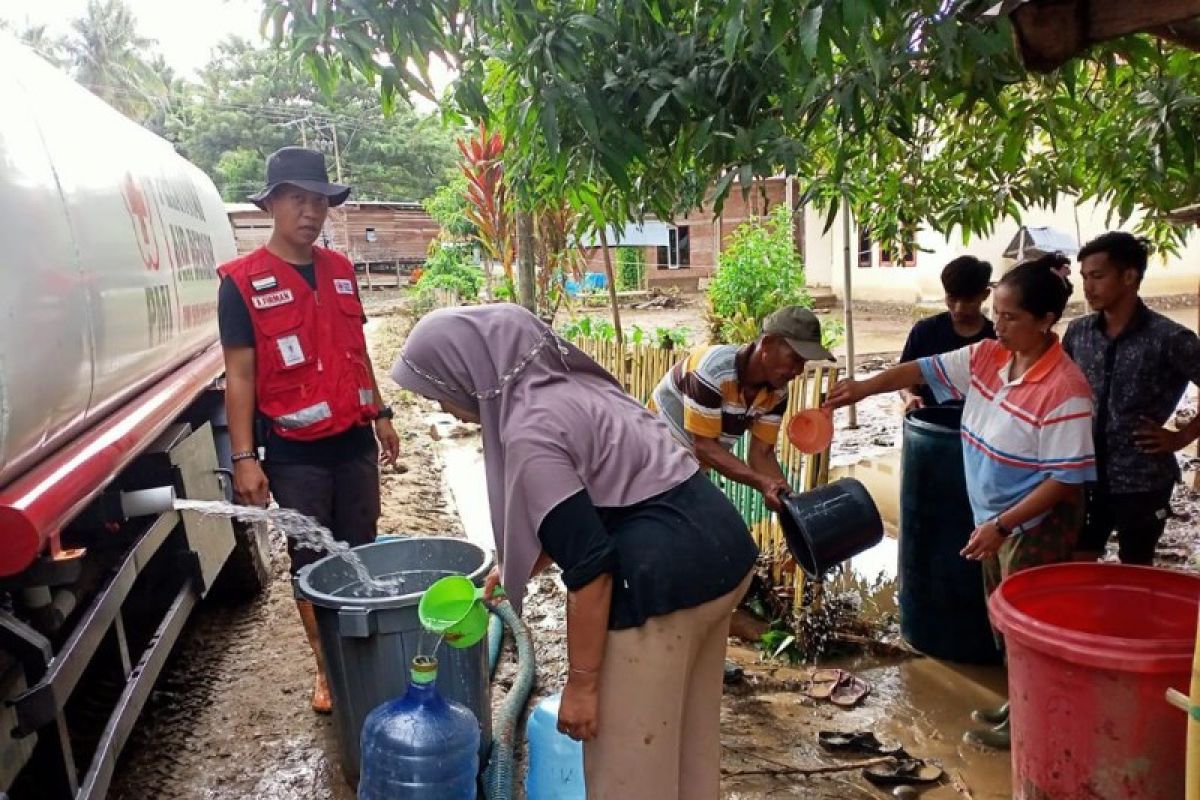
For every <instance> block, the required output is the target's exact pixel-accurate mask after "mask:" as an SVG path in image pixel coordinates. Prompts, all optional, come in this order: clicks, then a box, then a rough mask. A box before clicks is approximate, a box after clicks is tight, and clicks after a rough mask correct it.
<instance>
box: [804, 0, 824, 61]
mask: <svg viewBox="0 0 1200 800" xmlns="http://www.w3.org/2000/svg"><path fill="white" fill-rule="evenodd" d="M824 11H825V9H824V7H823V6H821V5H820V3H817V4H816V5H814V6H813V7H812V8H810V9H808V10H807V11H805V12H804V14H802V15H801V17H800V49H801V50H802V51H803V52H804V57H805V58H806V59H808V60H809V61H812V60H813V59H815V58H816V57H817V42H818V39H819V38H820V36H821V15H822V14H823V13H824Z"/></svg>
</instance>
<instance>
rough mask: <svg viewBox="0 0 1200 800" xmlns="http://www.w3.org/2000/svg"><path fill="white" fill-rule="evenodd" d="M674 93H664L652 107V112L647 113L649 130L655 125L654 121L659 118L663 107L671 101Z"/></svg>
mask: <svg viewBox="0 0 1200 800" xmlns="http://www.w3.org/2000/svg"><path fill="white" fill-rule="evenodd" d="M671 95H672V92H664V93H662V94H661V95H659V96H658V99H657V100H655V101H654V103H653V104H652V105H651V106H650V110H649V111H648V112H647V113H646V127H647V128H649V127H650V126H651V125H653V124H654V120H656V119H657V118H658V112H660V111H662V109H663V106H665V105H666V104H667V101H668V100H670V99H671Z"/></svg>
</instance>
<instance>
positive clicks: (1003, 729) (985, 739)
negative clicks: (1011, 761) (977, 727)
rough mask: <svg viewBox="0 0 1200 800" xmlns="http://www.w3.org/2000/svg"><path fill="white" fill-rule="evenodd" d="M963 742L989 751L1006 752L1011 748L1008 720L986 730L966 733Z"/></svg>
mask: <svg viewBox="0 0 1200 800" xmlns="http://www.w3.org/2000/svg"><path fill="white" fill-rule="evenodd" d="M963 741H965V742H966V743H967V744H973V745H975V746H977V747H986V748H988V749H989V750H1008V749H1009V748H1010V747H1011V746H1012V734H1011V733H1010V731H1009V727H1008V720H1005V721H1004V722H1001V723H1000V724H999V725H997V726H996V727H994V728H988V729H987V730H982V731H967V732H966V733H964V734H963Z"/></svg>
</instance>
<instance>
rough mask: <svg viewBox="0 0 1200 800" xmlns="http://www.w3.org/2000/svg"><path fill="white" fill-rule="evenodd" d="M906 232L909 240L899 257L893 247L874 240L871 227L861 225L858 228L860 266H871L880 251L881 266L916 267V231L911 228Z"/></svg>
mask: <svg viewBox="0 0 1200 800" xmlns="http://www.w3.org/2000/svg"><path fill="white" fill-rule="evenodd" d="M906 234H907V236H906V237H905V238H906V239H907V241H906V242H905V243H904V249H903V251H902V252H901V253H899V257H897V254H896V253H894V252H893V251H892V250H891V248H888V247H884V246H883V245H880V244H877V243H876V242H875V241H873V239H872V236H871V231H870V229H868V228H866V227H860V228H859V229H858V266H860V267H869V266H871V264H872V261H873V257H874V255H875V253H876V252H878V253H879V266H881V267H915V266H916V265H917V242H916V233H915V231H913V230H912V229H909V230H907V231H906Z"/></svg>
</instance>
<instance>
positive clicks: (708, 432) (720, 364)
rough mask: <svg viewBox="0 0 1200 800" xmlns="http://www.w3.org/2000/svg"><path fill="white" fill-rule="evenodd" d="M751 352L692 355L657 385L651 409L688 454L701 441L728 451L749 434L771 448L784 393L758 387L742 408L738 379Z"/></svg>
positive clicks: (716, 349)
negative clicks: (712, 441)
mask: <svg viewBox="0 0 1200 800" xmlns="http://www.w3.org/2000/svg"><path fill="white" fill-rule="evenodd" d="M755 346H756V345H755V344H748V345H745V346H742V347H739V346H738V345H734V344H718V345H711V346H709V347H700V348H697V349H695V350H693V351H692V352H691V353H690V354H689V355H688V357H687V358H685V359H683V360H682V361H680V362H679V363H678V364H676V365H675V366H674V367H672V368H671V370H670V371H669V372H667V374H666V375H664V376H663V378H662V380H661V381H659V383H658V386H657V387H655V389H654V392H653V394H651V396H650V401H649V403H648V405H649V407H650V409H651V410H652V411H654V412H656V413H657V414H658V415H659V416H660V417H661V418H662V419H663V420H664V421H665V422H666V423H667V425H668V427H670V428H671V432H672V433H673V434H675V438H676V439H678V440H679V441H680V442H682V443H683V444H685V445H686V446H687V447H688V448H692V447H693V446H694V444H695V438H694V437H696V436H703V437H705V438H708V439H718V440H719V441H720V442H721V445H722V446H724V447H725V448H726V449H732V448H733V446H734V445H735V444H736V443H737V441H738V440H739V439H741V438H742V435H743V434H744V433H745V432H746V431H747V430H749V431H750V433H751V435H752V436H754V438H756V439H759V440H761V441H763V442H766V443H767V444H775V441H776V440H777V439H778V438H779V425H780V422H781V421H782V420H783V412H784V411H786V410H787V399H788V393H787V388H786V387H784V388H783V389H774V388H772V387H771V386H761V387H759V388H758V391H757V393H756V395H755V397H754V400H753V402H751V403H750V405H746V401H745V398H744V397H743V396H742V388H743V387H744V386H745V384H744V383H743V381H742V376H743V375H745V373H746V366H747V364H749V362H750V355H751V354H752V353H753V352H754V348H755Z"/></svg>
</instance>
